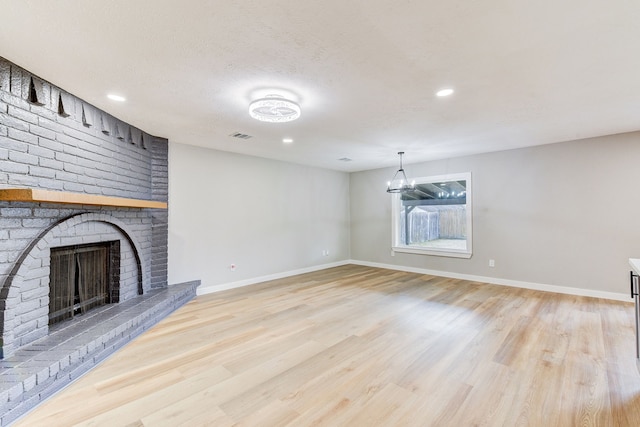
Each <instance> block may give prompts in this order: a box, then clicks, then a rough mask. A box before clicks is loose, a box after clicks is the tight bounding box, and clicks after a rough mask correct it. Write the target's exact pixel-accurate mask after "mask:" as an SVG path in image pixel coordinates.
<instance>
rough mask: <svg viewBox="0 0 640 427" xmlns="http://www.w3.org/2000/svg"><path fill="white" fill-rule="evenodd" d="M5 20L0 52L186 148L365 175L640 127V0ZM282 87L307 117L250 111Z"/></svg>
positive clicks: (50, 10) (195, 8)
mask: <svg viewBox="0 0 640 427" xmlns="http://www.w3.org/2000/svg"><path fill="white" fill-rule="evenodd" d="M0 16H1V24H0V56H4V57H5V58H7V59H8V60H10V61H13V62H15V63H16V64H18V65H20V66H22V67H24V68H26V69H27V70H29V71H31V72H33V73H34V74H36V75H39V76H40V77H42V78H44V79H45V80H48V81H50V82H52V83H53V84H55V85H57V86H60V87H62V88H64V89H65V90H68V91H69V92H71V93H73V94H75V95H77V96H79V97H80V98H83V99H84V100H86V101H87V102H90V103H92V104H94V105H96V106H97V107H99V108H101V109H104V110H106V111H108V112H109V113H111V114H113V115H114V116H116V117H119V118H120V119H122V120H125V121H128V122H129V123H131V124H133V125H135V126H138V127H140V128H142V129H144V130H145V131H147V132H149V133H152V134H155V135H158V136H163V137H167V138H169V140H170V141H174V142H179V143H184V144H192V145H198V146H202V147H211V148H215V149H220V150H226V151H233V152H238V153H244V154H250V155H256V156H261V157H267V158H273V159H279V160H284V161H289V162H295V163H301V164H307V165H314V166H320V167H324V168H330V169H336V170H343V171H358V170H364V169H372V168H377V167H383V166H395V165H397V155H396V152H397V151H399V150H404V151H406V153H407V154H406V156H405V162H406V163H414V162H417V161H424V160H430V159H439V158H447V157H453V156H460V155H465V154H472V153H480V152H489V151H496V150H503V149H509V148H517V147H523V146H530V145H537V144H547V143H552V142H559V141H565V140H571V139H576V138H585V137H591V136H598V135H605V134H613V133H620V132H627V131H634V130H638V129H640V1H637V0H608V1H605V0H560V1H559V0H537V1H527V0H485V1H470V0H422V1H420V0H415V1H412V0H359V1H358V0H324V1H312V0H243V1H232V0H226V1H206V0H181V1H175V0H136V1H131V0H115V1H86V0H57V1H44V0H40V1H36V0H28V1H25V0H0ZM445 87H452V88H454V89H455V93H454V94H453V95H452V96H450V97H448V98H437V97H436V96H435V95H434V94H435V92H436V91H437V90H439V89H441V88H445ZM109 92H116V93H119V94H122V95H124V96H126V98H127V102H126V103H123V104H119V103H115V102H113V101H110V100H109V99H107V98H106V94H107V93H109ZM270 93H280V94H283V95H288V96H289V97H291V98H292V99H294V100H296V101H298V102H299V104H300V106H301V108H302V117H301V118H300V119H299V120H297V121H295V122H291V123H284V124H272V123H262V122H258V121H256V120H254V119H252V118H250V117H249V114H248V111H247V109H248V104H249V102H250V101H251V100H253V99H256V98H258V97H261V96H264V95H265V94H270ZM234 132H241V133H245V134H249V135H252V136H253V138H251V139H248V140H241V139H237V138H232V137H230V136H229V134H231V133H234ZM283 137H291V138H294V140H295V142H294V143H293V144H290V145H285V144H283V143H282V138H283ZM343 157H348V158H351V159H353V161H351V162H341V161H338V159H340V158H343Z"/></svg>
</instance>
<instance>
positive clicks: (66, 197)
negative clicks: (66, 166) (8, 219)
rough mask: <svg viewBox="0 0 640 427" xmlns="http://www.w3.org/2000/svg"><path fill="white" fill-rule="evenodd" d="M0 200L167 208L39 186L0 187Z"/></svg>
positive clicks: (162, 205)
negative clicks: (43, 188)
mask: <svg viewBox="0 0 640 427" xmlns="http://www.w3.org/2000/svg"><path fill="white" fill-rule="evenodd" d="M0 201H8V202H35V203H61V204H72V205H92V206H116V207H121V208H151V209H166V208H167V203H165V202H156V201H153V200H142V199H128V198H124V197H111V196H100V195H96V194H84V193H68V192H65V191H53V190H42V189H39V188H6V189H0Z"/></svg>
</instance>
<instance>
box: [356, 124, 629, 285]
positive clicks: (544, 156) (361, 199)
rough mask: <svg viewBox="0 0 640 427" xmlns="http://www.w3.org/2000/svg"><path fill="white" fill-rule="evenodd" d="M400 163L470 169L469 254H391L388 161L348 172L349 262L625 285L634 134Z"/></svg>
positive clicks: (410, 169)
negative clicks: (374, 167)
mask: <svg viewBox="0 0 640 427" xmlns="http://www.w3.org/2000/svg"><path fill="white" fill-rule="evenodd" d="M410 159H411V153H407V155H406V157H405V160H410ZM405 169H406V170H407V175H408V176H409V178H411V177H419V176H428V175H441V174H447V173H457V172H468V171H470V172H471V173H472V180H473V181H472V182H473V256H472V258H471V259H468V260H467V259H456V258H444V257H436V256H426V255H414V254H401V253H396V255H395V256H393V257H392V256H391V250H390V249H391V201H390V195H388V194H387V193H386V192H385V191H384V190H385V185H386V181H387V180H388V179H390V177H391V175H392V174H393V173H394V169H393V168H387V169H378V170H371V171H365V172H358V173H353V174H351V185H350V188H351V257H352V259H354V260H360V261H365V262H369V263H380V264H390V265H396V266H404V267H410V268H420V269H429V270H436V271H444V272H452V273H456V274H466V275H474V276H482V277H494V278H499V279H507V280H512V281H523V282H529V283H534V284H543V285H552V286H560V287H569V288H581V289H586V290H594V291H602V292H611V293H616V294H620V295H623V294H625V293H627V292H628V272H629V267H628V264H627V260H628V258H630V257H640V191H639V190H640V185H639V184H640V132H635V133H627V134H620V135H612V136H606V137H601V138H592V139H585V140H578V141H571V142H565V143H558V144H550V145H544V146H538V147H532V148H524V149H517V150H510V151H502V152H496V153H488V154H482V155H475V156H469V157H461V158H453V159H448V160H442V161H434V162H427V163H422V164H409V165H407V166H406V167H405ZM489 259H495V262H496V266H495V268H490V267H488V260H489Z"/></svg>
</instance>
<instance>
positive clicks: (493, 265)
mask: <svg viewBox="0 0 640 427" xmlns="http://www.w3.org/2000/svg"><path fill="white" fill-rule="evenodd" d="M495 266H496V260H495V259H490V260H489V267H495Z"/></svg>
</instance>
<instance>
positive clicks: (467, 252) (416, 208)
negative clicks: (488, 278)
mask: <svg viewBox="0 0 640 427" xmlns="http://www.w3.org/2000/svg"><path fill="white" fill-rule="evenodd" d="M392 203H393V204H392V215H391V217H392V222H393V232H392V235H393V242H392V248H393V250H394V251H396V252H409V253H418V254H426V255H439V256H449V257H458V258H471V235H472V233H471V173H460V174H453V175H441V176H431V177H426V178H416V180H415V191H412V192H409V193H398V194H394V195H393V201H392Z"/></svg>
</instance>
